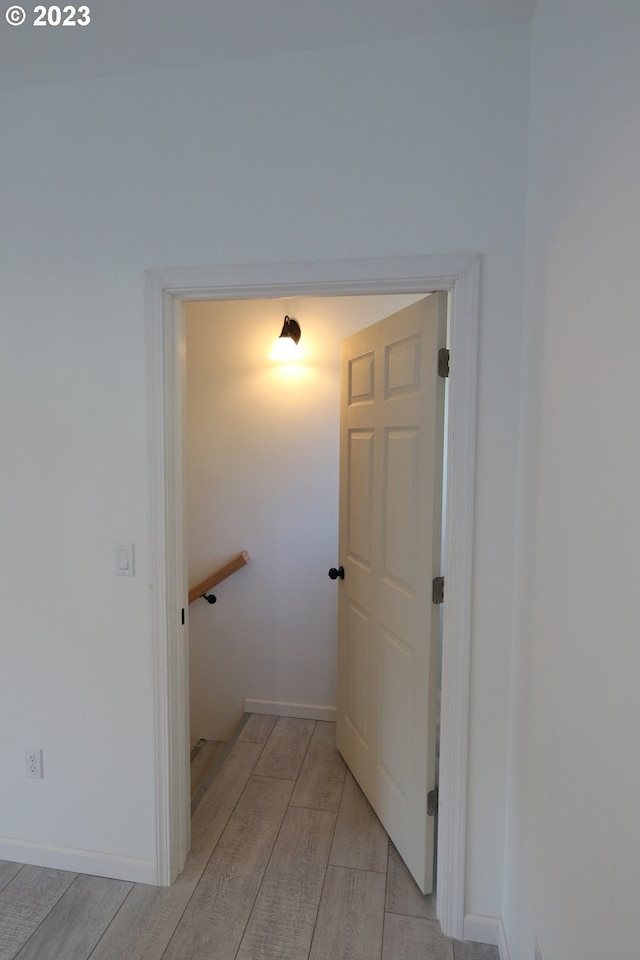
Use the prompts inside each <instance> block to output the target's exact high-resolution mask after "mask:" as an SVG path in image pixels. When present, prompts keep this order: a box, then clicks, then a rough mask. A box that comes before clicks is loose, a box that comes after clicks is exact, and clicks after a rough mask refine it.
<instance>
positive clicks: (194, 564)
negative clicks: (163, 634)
mask: <svg viewBox="0 0 640 960" xmlns="http://www.w3.org/2000/svg"><path fill="white" fill-rule="evenodd" d="M416 299H417V298H416V297H415V296H410V297H385V296H380V297H330V298H323V299H317V298H291V299H287V300H258V301H256V300H250V301H235V302H234V301H230V302H229V301H228V302H221V303H190V304H188V305H187V309H186V316H187V506H188V511H187V512H188V520H187V522H188V544H189V585H190V586H195V585H196V584H197V583H199V582H201V581H202V580H203V579H204V578H205V577H206V576H207V575H208V574H209V573H210V572H211V571H212V570H214V569H215V568H216V567H217V566H219V565H222V564H223V563H225V562H226V561H227V560H228V559H229V558H230V557H232V556H233V555H234V554H235V553H238V551H239V550H241V549H245V548H248V549H249V553H250V555H251V558H252V560H251V566H250V567H248V568H247V569H243V570H242V571H241V572H239V573H238V574H237V575H234V577H233V578H232V579H230V580H229V581H227V582H225V583H224V584H221V585H220V586H219V587H218V588H217V589H214V591H212V592H214V594H215V595H216V596H217V597H218V601H219V602H218V603H217V604H216V605H215V606H213V607H212V606H210V605H209V604H207V603H205V602H204V601H202V600H200V601H196V602H194V603H193V604H191V606H190V609H189V646H190V673H191V691H190V692H191V741H192V743H194V742H195V741H197V740H198V739H199V738H200V737H205V738H207V739H221V740H225V739H227V738H228V737H229V736H230V734H231V733H232V731H233V729H234V727H235V726H236V725H237V724H238V721H239V720H240V719H241V717H242V713H243V701H244V698H245V697H251V698H254V699H258V700H271V701H277V702H281V703H289V704H294V703H295V704H304V705H307V706H316V705H321V706H322V705H326V706H329V707H335V702H336V692H335V684H336V677H335V672H336V625H337V589H336V586H335V584H334V583H332V581H331V580H329V578H328V576H327V571H328V569H329V567H331V566H335V565H336V564H337V563H338V562H339V558H338V452H339V451H338V447H339V395H340V343H341V340H342V339H343V338H344V337H346V336H349V334H351V333H353V332H355V331H356V330H358V329H362V328H363V327H365V326H367V325H368V324H370V323H375V322H376V320H380V319H382V317H384V316H387V315H388V314H391V313H394V312H395V311H396V310H399V309H401V307H402V306H405V305H407V304H408V303H411V302H415V300H416ZM285 314H289V315H290V316H293V317H296V318H297V319H298V322H299V323H300V324H301V327H302V337H301V340H300V344H299V346H298V351H299V353H300V357H299V360H300V362H299V363H298V364H296V365H288V364H284V365H283V364H280V363H277V362H274V361H273V360H270V359H269V353H270V351H271V348H272V346H273V341H274V339H275V338H276V337H277V336H278V334H279V333H280V328H281V326H282V321H283V318H284V316H285Z"/></svg>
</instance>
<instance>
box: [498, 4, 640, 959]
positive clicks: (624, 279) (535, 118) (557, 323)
mask: <svg viewBox="0 0 640 960" xmlns="http://www.w3.org/2000/svg"><path fill="white" fill-rule="evenodd" d="M639 49H640V7H639V6H638V4H637V3H631V2H625V0H614V2H612V3H608V4H604V5H603V4H596V3H582V2H577V0H574V2H572V0H538V7H537V12H536V15H535V17H534V22H533V30H532V56H531V61H532V101H531V152H530V166H529V216H528V249H527V297H526V340H525V351H524V372H525V378H526V379H525V382H526V391H525V403H524V406H523V421H522V428H521V437H522V439H523V444H522V463H521V472H522V497H521V504H520V537H519V591H518V593H519V605H518V608H519V609H518V617H517V620H516V648H515V649H516V656H515V660H514V667H515V669H514V687H513V728H512V729H513V738H512V744H511V761H510V784H511V790H510V802H509V830H508V846H507V860H506V863H507V871H506V878H505V891H506V899H505V926H506V932H507V938H508V942H509V947H510V951H511V957H512V958H515V960H533V956H534V937H535V933H536V931H537V932H538V934H539V936H540V939H541V942H542V944H543V947H544V950H545V954H546V957H547V960H551V958H553V960H577V958H578V957H579V958H580V960H601V958H602V957H625V958H626V957H635V956H637V954H638V944H639V943H640V913H639V911H638V907H637V894H638V890H640V829H639V827H638V796H639V795H640V763H639V761H638V728H639V726H640V710H639V709H638V702H639V700H638V678H639V677H640V644H639V643H638V624H639V623H640V603H639V600H638V597H639V592H638V574H639V572H640V569H639V568H640V565H639V552H638V551H639V548H638V544H639V543H640V512H639V511H638V491H639V490H640V446H639V444H638V423H639V421H638V364H639V362H640V323H639V322H638V264H639V263H640V242H639V239H638V238H639V236H640V234H639V232H638V224H639V223H640V192H639V190H638V170H640V98H639V96H638V92H639V91H640V59H639V58H638V50H639Z"/></svg>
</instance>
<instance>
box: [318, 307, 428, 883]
mask: <svg viewBox="0 0 640 960" xmlns="http://www.w3.org/2000/svg"><path fill="white" fill-rule="evenodd" d="M446 315H447V295H446V293H436V294H432V295H431V296H429V297H427V298H425V299H424V300H421V301H419V302H418V303H416V304H414V305H412V306H411V307H408V308H406V309H404V310H401V311H400V312H399V313H396V314H393V315H392V316H391V317H387V318H386V319H385V320H382V321H380V322H379V323H376V324H374V325H373V326H371V327H368V328H367V329H366V330H362V331H361V332H359V333H357V334H355V335H354V336H352V337H350V338H349V339H348V340H345V341H344V344H343V357H342V394H341V427H340V437H341V439H340V443H341V447H340V537H339V543H340V564H341V565H342V567H343V568H344V580H343V581H342V582H340V583H339V590H340V595H339V602H338V605H339V615H338V616H339V630H338V633H339V639H338V716H337V738H338V749H339V750H340V752H341V753H342V755H343V757H344V759H345V761H346V762H347V764H348V766H349V768H350V769H351V771H352V773H353V775H354V776H355V778H356V780H357V781H358V783H359V784H360V786H361V788H362V790H363V791H364V793H365V795H366V796H367V798H368V800H369V802H370V803H371V805H372V807H373V809H374V810H375V811H376V813H377V815H378V817H379V818H380V820H381V821H382V823H383V825H384V827H385V829H386V830H387V833H388V834H389V836H390V837H391V839H392V840H393V842H394V844H395V845H396V847H397V849H398V851H399V853H400V855H401V856H402V858H403V859H404V861H405V863H406V864H407V866H408V867H409V870H410V871H411V873H412V875H413V876H414V878H415V880H416V882H417V883H418V886H419V887H420V889H421V890H422V891H423V893H428V892H430V891H431V890H432V886H433V853H434V833H435V831H434V817H432V816H431V817H430V816H428V815H427V794H428V792H429V791H430V790H432V789H433V788H434V785H435V753H436V720H437V713H436V689H437V674H438V607H437V606H436V605H435V604H434V603H433V602H432V580H433V578H434V577H436V576H439V575H440V574H441V570H440V562H441V560H440V540H441V516H442V472H443V471H442V455H443V454H442V450H443V432H444V386H445V382H444V380H443V379H442V377H440V376H439V375H438V351H439V349H440V348H441V347H444V346H445V339H446Z"/></svg>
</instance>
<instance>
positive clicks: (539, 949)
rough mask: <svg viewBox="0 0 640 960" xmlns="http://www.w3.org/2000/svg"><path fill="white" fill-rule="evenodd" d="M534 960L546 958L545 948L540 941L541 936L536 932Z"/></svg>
mask: <svg viewBox="0 0 640 960" xmlns="http://www.w3.org/2000/svg"><path fill="white" fill-rule="evenodd" d="M534 960H544V950H543V949H542V944H541V943H540V937H539V936H538V934H536V952H535V956H534Z"/></svg>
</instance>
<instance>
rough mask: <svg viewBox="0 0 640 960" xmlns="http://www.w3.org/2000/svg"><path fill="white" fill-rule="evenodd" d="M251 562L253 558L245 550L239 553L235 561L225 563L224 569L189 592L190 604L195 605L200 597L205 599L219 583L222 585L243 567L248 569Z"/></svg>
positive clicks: (217, 571) (219, 569) (214, 573)
mask: <svg viewBox="0 0 640 960" xmlns="http://www.w3.org/2000/svg"><path fill="white" fill-rule="evenodd" d="M249 560H251V557H250V556H249V554H248V552H247V551H246V550H243V551H242V553H239V554H238V555H237V557H234V558H233V560H229V562H228V563H225V565H224V567H219V568H218V570H214V572H213V573H211V574H209V576H208V577H207V579H206V580H203V581H202V583H199V584H198V586H197V587H194V588H193V589H192V590H189V603H193V601H194V600H198V598H199V597H204V595H205V593H206V592H207V590H211V588H212V587H215V585H216V584H217V583H222V581H223V580H226V579H227V577H230V576H231V574H233V573H235V572H236V570H241V569H242V567H246V565H247V564H248V563H249Z"/></svg>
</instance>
